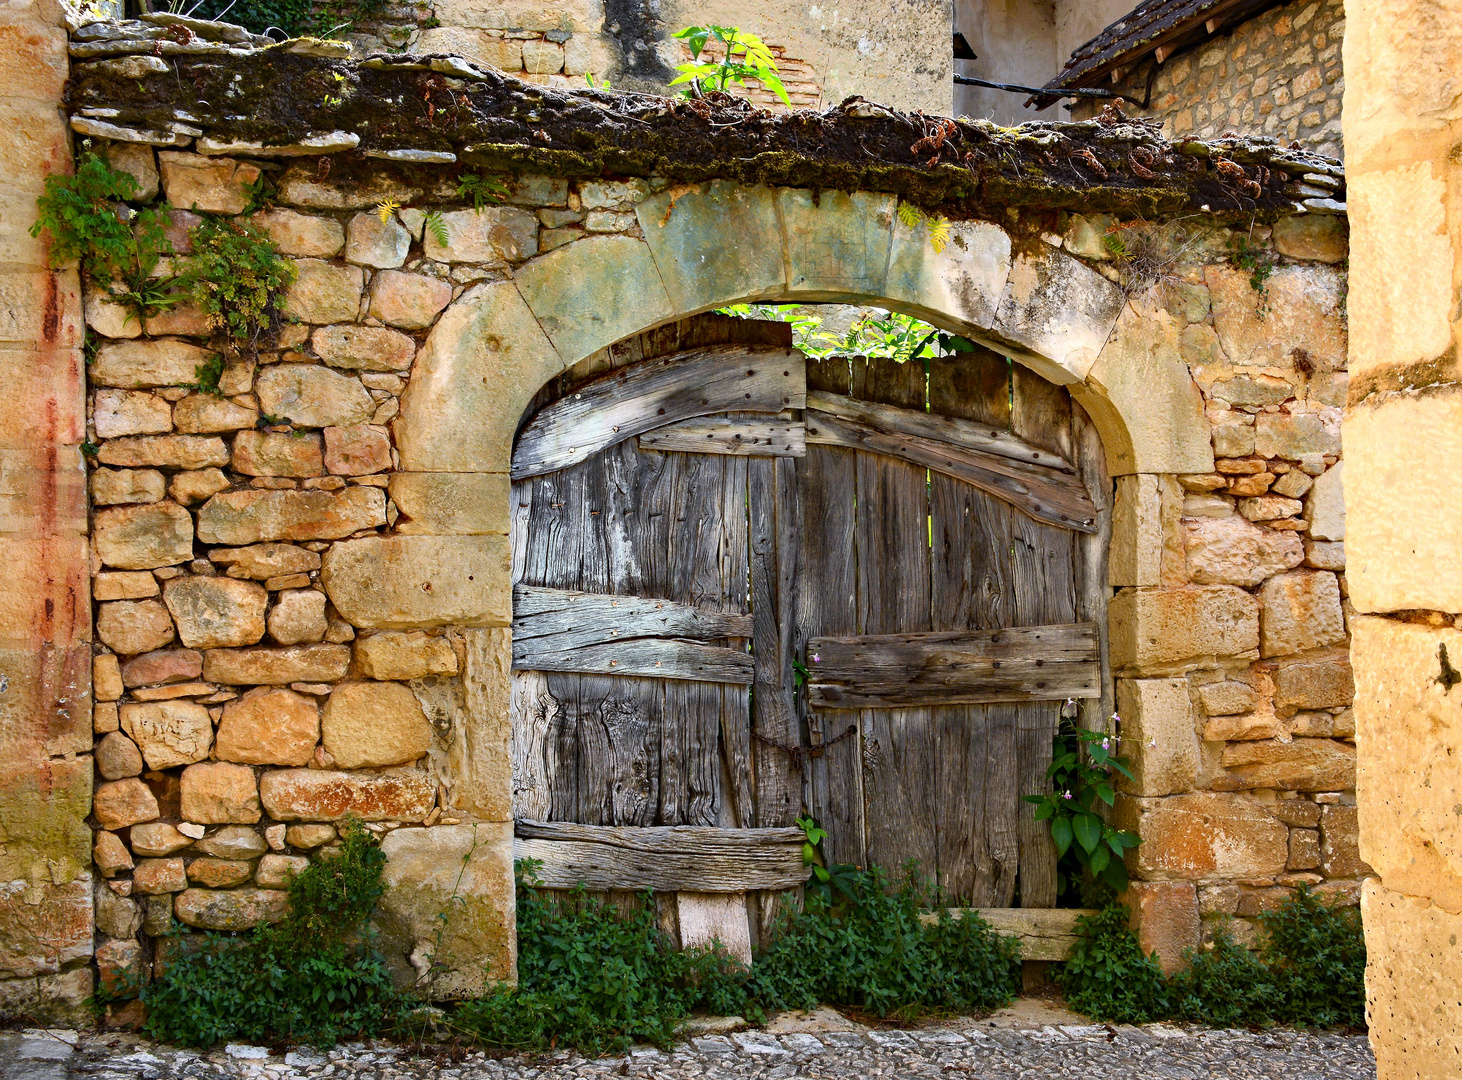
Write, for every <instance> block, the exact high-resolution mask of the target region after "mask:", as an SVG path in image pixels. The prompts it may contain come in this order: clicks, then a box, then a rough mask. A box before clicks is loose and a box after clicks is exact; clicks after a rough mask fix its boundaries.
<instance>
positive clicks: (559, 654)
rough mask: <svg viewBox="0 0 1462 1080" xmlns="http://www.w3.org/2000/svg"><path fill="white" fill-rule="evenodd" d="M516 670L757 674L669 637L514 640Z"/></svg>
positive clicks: (705, 676) (714, 676)
mask: <svg viewBox="0 0 1462 1080" xmlns="http://www.w3.org/2000/svg"><path fill="white" fill-rule="evenodd" d="M513 668H514V669H515V670H517V671H575V672H578V673H580V674H582V675H638V676H642V677H646V678H651V679H676V680H683V681H686V682H710V683H738V684H742V685H750V684H751V681H752V677H753V671H752V659H751V654H750V653H748V652H744V651H741V650H739V649H726V648H722V647H720V646H718V645H696V644H694V643H691V642H687V641H675V640H673V639H666V638H636V639H635V640H633V641H618V642H606V643H605V644H603V645H585V646H582V647H581V648H577V649H566V650H564V651H559V650H557V649H553V648H551V647H550V646H549V645H548V644H547V643H545V642H541V641H539V642H530V643H528V644H527V645H525V647H524V648H523V649H522V650H521V651H519V649H518V645H517V642H514V643H513ZM1068 696H1069V695H1068Z"/></svg>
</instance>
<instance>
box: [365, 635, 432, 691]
mask: <svg viewBox="0 0 1462 1080" xmlns="http://www.w3.org/2000/svg"><path fill="white" fill-rule="evenodd" d="M355 661H356V663H357V664H359V665H360V670H361V674H363V675H365V676H366V677H367V678H371V679H399V680H401V681H405V680H407V679H422V678H425V677H427V676H428V675H455V674H457V653H456V651H455V650H454V649H453V648H452V643H451V642H450V641H448V640H447V639H446V638H444V637H428V636H427V635H426V634H424V633H422V632H421V631H419V630H414V631H405V632H403V631H399V630H382V631H380V632H379V633H375V634H369V635H367V636H365V637H360V638H357V639H356V641H355Z"/></svg>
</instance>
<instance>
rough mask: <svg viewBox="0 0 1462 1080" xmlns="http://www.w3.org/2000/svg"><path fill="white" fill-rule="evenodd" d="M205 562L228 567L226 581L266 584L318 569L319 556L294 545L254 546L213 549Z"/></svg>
mask: <svg viewBox="0 0 1462 1080" xmlns="http://www.w3.org/2000/svg"><path fill="white" fill-rule="evenodd" d="M208 558H209V559H210V560H212V561H213V562H216V563H218V564H219V565H220V566H226V567H228V568H229V569H228V574H229V577H248V578H253V579H255V580H256V581H265V580H267V579H269V578H273V577H282V576H284V575H286V574H306V573H309V572H310V571H311V570H318V569H320V556H319V553H318V552H314V551H308V550H306V549H305V548H302V547H297V546H296V545H294V544H254V545H252V546H251V547H241V548H214V549H213V550H212V551H210V552H209V553H208Z"/></svg>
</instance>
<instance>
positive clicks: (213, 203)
mask: <svg viewBox="0 0 1462 1080" xmlns="http://www.w3.org/2000/svg"><path fill="white" fill-rule="evenodd" d="M157 158H158V162H159V164H160V166H161V170H162V186H163V190H164V191H165V192H166V193H167V200H168V202H170V203H172V205H174V206H177V207H181V208H182V209H185V210H202V211H204V212H206V213H210V214H242V213H243V212H244V209H245V208H246V207H247V206H248V205H249V192H248V187H249V185H250V184H253V183H255V182H257V181H258V179H259V176H260V172H259V167H258V166H257V165H250V164H248V163H246V162H241V161H234V160H232V159H231V158H219V157H203V156H202V155H200V154H185V153H182V152H180V151H176V150H163V151H160V152H159V153H158V155H157Z"/></svg>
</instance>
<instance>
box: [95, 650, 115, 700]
mask: <svg viewBox="0 0 1462 1080" xmlns="http://www.w3.org/2000/svg"><path fill="white" fill-rule="evenodd" d="M91 680H92V686H91V692H92V696H93V697H95V698H96V700H97V701H116V700H117V699H118V698H119V697H121V696H122V667H121V664H120V663H119V662H118V660H117V658H116V657H115V656H112V655H110V654H109V653H102V654H100V655H98V656H97V657H95V658H94V659H93V660H92V664H91Z"/></svg>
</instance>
